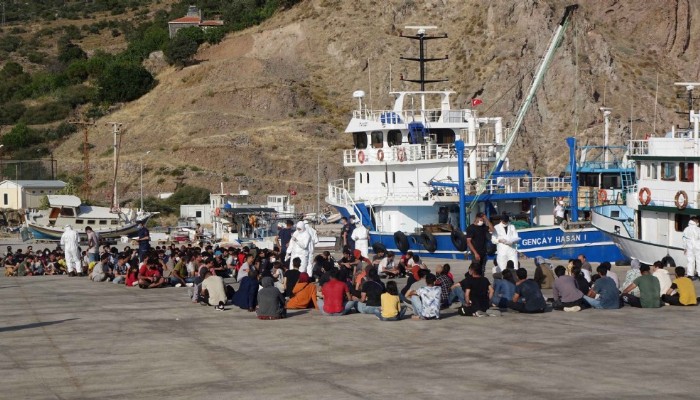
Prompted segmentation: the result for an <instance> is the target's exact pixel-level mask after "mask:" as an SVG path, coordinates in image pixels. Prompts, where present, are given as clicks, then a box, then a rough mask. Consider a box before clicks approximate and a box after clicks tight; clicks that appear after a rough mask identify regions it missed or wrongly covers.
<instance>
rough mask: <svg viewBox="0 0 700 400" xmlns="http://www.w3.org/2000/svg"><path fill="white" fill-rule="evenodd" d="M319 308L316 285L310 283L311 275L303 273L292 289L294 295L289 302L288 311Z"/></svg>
mask: <svg viewBox="0 0 700 400" xmlns="http://www.w3.org/2000/svg"><path fill="white" fill-rule="evenodd" d="M305 308H318V304H317V302H316V284H315V283H311V282H309V274H307V273H306V272H302V273H301V274H300V275H299V280H298V281H297V283H296V285H294V288H293V289H292V295H291V296H289V300H287V309H288V310H301V309H305Z"/></svg>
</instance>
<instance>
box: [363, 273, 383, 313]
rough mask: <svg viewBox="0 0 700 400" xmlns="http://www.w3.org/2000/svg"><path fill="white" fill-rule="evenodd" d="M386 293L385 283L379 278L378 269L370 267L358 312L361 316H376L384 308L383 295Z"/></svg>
mask: <svg viewBox="0 0 700 400" xmlns="http://www.w3.org/2000/svg"><path fill="white" fill-rule="evenodd" d="M384 291H385V288H384V283H382V280H381V279H380V278H379V274H378V272H377V268H376V267H370V268H369V270H368V271H367V279H365V282H364V283H363V284H362V288H361V291H360V301H359V302H358V303H357V311H358V312H359V313H360V314H375V313H376V311H378V310H380V308H381V306H382V293H384Z"/></svg>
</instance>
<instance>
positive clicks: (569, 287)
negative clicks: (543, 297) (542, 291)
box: [552, 265, 583, 312]
mask: <svg viewBox="0 0 700 400" xmlns="http://www.w3.org/2000/svg"><path fill="white" fill-rule="evenodd" d="M554 274H555V275H556V276H557V279H555V280H554V285H553V287H552V298H553V299H554V301H553V303H552V308H554V309H555V310H559V311H567V312H571V311H573V312H576V311H581V305H582V302H583V293H581V291H580V290H578V288H577V287H576V280H575V279H574V277H573V276H569V275H566V268H565V267H564V266H563V265H559V266H557V267H556V268H554Z"/></svg>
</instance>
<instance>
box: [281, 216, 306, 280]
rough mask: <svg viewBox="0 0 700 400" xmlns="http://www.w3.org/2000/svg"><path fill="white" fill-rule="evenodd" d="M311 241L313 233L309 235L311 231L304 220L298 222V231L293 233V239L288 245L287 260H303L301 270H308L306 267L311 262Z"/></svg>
mask: <svg viewBox="0 0 700 400" xmlns="http://www.w3.org/2000/svg"><path fill="white" fill-rule="evenodd" d="M310 241H311V235H309V232H307V231H306V225H304V222H303V221H299V222H297V225H296V232H294V234H292V239H291V240H290V241H289V246H288V247H287V254H286V257H285V261H287V260H294V259H295V258H299V259H300V260H301V265H300V266H299V272H306V267H307V266H308V264H309V242H310Z"/></svg>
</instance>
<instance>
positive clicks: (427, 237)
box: [420, 231, 437, 253]
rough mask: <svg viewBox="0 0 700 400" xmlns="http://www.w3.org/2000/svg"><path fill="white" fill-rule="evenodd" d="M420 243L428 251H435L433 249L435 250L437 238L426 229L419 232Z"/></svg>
mask: <svg viewBox="0 0 700 400" xmlns="http://www.w3.org/2000/svg"><path fill="white" fill-rule="evenodd" d="M420 243H421V245H422V246H423V247H424V248H425V249H426V250H428V252H429V253H435V250H437V240H436V239H435V236H433V234H432V233H430V232H428V231H423V233H421V234H420Z"/></svg>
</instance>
